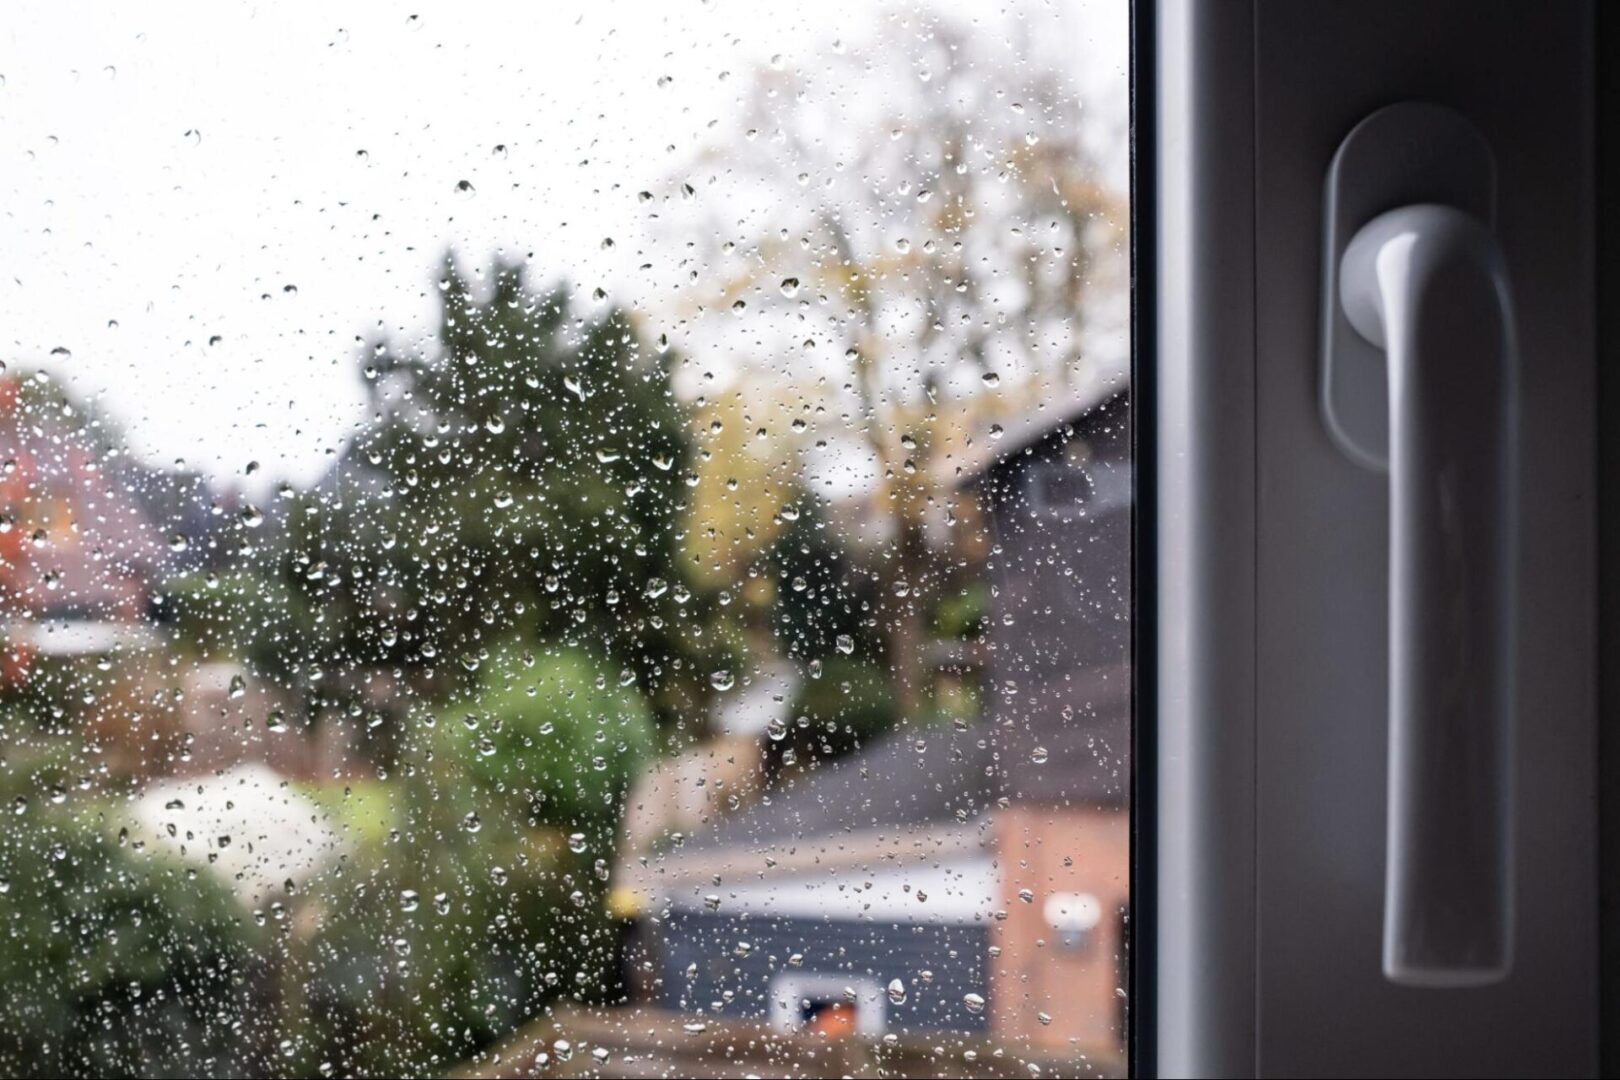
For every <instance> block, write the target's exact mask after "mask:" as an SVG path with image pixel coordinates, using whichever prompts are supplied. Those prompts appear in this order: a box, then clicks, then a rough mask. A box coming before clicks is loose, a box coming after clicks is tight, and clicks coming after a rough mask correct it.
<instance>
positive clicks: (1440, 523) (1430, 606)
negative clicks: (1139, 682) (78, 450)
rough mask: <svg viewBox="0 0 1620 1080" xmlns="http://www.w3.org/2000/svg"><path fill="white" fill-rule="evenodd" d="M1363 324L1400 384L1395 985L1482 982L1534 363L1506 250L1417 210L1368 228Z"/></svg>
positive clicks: (1490, 936) (1394, 573)
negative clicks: (1524, 379)
mask: <svg viewBox="0 0 1620 1080" xmlns="http://www.w3.org/2000/svg"><path fill="white" fill-rule="evenodd" d="M1338 278H1339V299H1340V302H1341V303H1342V305H1343V311H1344V316H1345V319H1346V320H1347V321H1348V323H1349V324H1350V326H1351V327H1352V328H1353V329H1354V330H1355V332H1356V333H1358V334H1359V335H1360V336H1361V337H1363V338H1365V339H1366V341H1367V342H1368V343H1370V344H1371V345H1372V346H1374V347H1376V348H1377V349H1379V350H1382V352H1383V353H1384V357H1385V360H1386V367H1387V371H1388V402H1389V404H1388V425H1389V441H1388V457H1387V461H1388V470H1389V499H1390V514H1389V718H1388V720H1389V789H1388V819H1387V830H1388V831H1387V844H1388V848H1387V853H1386V869H1385V882H1384V886H1385V892H1384V948H1383V966H1384V974H1385V976H1386V977H1387V978H1389V979H1390V980H1392V981H1394V982H1397V983H1402V984H1406V985H1411V986H1431V987H1456V986H1475V985H1482V984H1486V983H1491V982H1495V981H1498V980H1500V979H1502V978H1504V977H1506V975H1507V973H1508V970H1509V968H1510V967H1511V964H1512V957H1513V765H1514V762H1513V758H1514V712H1515V701H1514V682H1515V680H1514V666H1515V652H1516V646H1515V607H1516V565H1515V564H1516V548H1517V532H1518V513H1517V506H1516V485H1517V472H1518V449H1517V442H1518V440H1517V414H1518V364H1519V358H1518V353H1517V346H1516V344H1515V339H1514V327H1513V305H1512V299H1511V296H1510V293H1509V288H1508V280H1507V272H1506V268H1505V266H1504V264H1503V260H1502V254H1501V250H1500V248H1499V247H1498V246H1497V243H1496V240H1495V237H1494V236H1493V235H1492V234H1491V231H1490V229H1489V228H1488V227H1487V226H1486V225H1485V224H1484V223H1483V222H1481V221H1480V219H1479V218H1478V217H1476V216H1474V215H1473V214H1470V213H1468V212H1466V211H1464V210H1460V209H1457V208H1455V207H1452V206H1443V205H1438V204H1433V203H1418V204H1414V205H1407V206H1402V207H1400V208H1398V209H1394V210H1389V211H1387V212H1385V213H1383V214H1380V215H1379V216H1377V217H1375V218H1373V219H1372V220H1371V221H1369V222H1367V223H1366V224H1365V225H1363V226H1362V227H1361V228H1360V229H1359V231H1357V232H1356V234H1355V235H1354V237H1353V238H1352V239H1351V240H1350V242H1349V244H1347V245H1346V246H1345V249H1344V256H1343V259H1342V262H1341V263H1340V266H1339V274H1338Z"/></svg>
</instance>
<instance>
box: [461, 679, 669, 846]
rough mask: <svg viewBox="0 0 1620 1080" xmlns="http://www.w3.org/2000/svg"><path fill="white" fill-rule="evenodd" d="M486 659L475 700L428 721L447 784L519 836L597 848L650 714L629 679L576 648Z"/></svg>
mask: <svg viewBox="0 0 1620 1080" xmlns="http://www.w3.org/2000/svg"><path fill="white" fill-rule="evenodd" d="M492 659H493V660H494V662H493V663H491V664H489V665H488V666H487V671H488V674H487V675H486V677H485V678H484V680H483V681H482V683H481V684H480V686H479V688H478V690H477V692H476V693H474V694H472V695H470V696H469V698H468V699H466V700H464V701H458V702H456V703H455V704H453V705H452V706H451V707H450V708H449V709H448V710H447V715H446V716H445V717H444V718H443V719H442V720H440V721H439V722H438V725H437V726H438V728H439V730H440V732H441V735H442V738H441V742H440V743H439V747H440V752H441V753H442V755H443V758H444V760H446V761H448V762H450V763H451V764H452V766H453V775H450V776H447V777H446V778H445V779H446V781H447V783H449V784H450V785H452V786H453V787H454V788H455V789H456V792H457V793H456V796H455V797H456V798H474V799H478V800H481V801H482V802H483V803H484V805H486V807H493V808H495V809H496V810H497V811H498V812H500V813H505V814H508V815H510V816H511V818H512V820H513V822H514V823H515V824H516V825H518V826H519V827H522V826H528V827H533V826H537V825H551V826H554V827H556V828H559V829H562V830H564V831H567V832H570V833H579V834H581V835H582V836H583V837H584V839H583V840H582V841H581V842H580V844H581V846H584V845H590V846H595V847H597V848H598V849H600V848H601V847H602V846H603V845H604V844H606V843H607V842H609V841H611V839H612V835H613V831H614V827H615V826H616V824H617V821H618V814H619V809H620V804H621V803H622V802H623V800H624V794H625V791H626V790H627V789H628V788H629V786H630V782H631V780H633V779H634V778H635V776H636V774H637V772H638V771H639V770H640V768H641V767H642V765H644V764H646V762H647V760H648V759H649V758H650V757H651V756H652V754H653V752H654V745H655V740H654V734H653V723H652V710H651V709H650V708H649V707H648V705H647V702H646V700H645V699H644V698H643V697H642V696H641V694H640V693H639V692H638V691H637V690H636V688H635V686H634V683H633V679H632V676H633V673H632V672H631V671H630V670H629V669H623V670H619V669H617V668H615V667H613V666H612V665H610V664H608V663H605V662H603V661H601V660H598V659H596V658H594V657H592V656H591V655H590V654H589V653H587V652H585V651H584V650H582V649H579V648H564V649H553V648H546V649H544V650H542V651H541V652H540V654H539V655H538V656H535V655H533V654H530V653H527V652H522V651H521V650H520V649H519V648H517V647H507V648H503V649H501V650H500V651H498V652H497V653H495V654H494V656H493V658H492ZM489 812H490V810H489V809H486V810H485V813H486V814H488V813H489Z"/></svg>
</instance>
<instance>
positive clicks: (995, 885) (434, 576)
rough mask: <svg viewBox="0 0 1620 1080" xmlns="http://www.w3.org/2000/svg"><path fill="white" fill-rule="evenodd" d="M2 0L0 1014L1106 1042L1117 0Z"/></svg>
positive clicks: (206, 1022)
mask: <svg viewBox="0 0 1620 1080" xmlns="http://www.w3.org/2000/svg"><path fill="white" fill-rule="evenodd" d="M9 14H10V16H11V18H10V19H9V20H8V23H9V24H10V26H9V31H10V33H11V35H12V37H11V40H12V41H13V43H14V44H17V45H18V46H19V47H18V48H16V49H13V50H10V51H9V56H8V58H7V59H6V60H5V61H3V67H0V74H3V79H0V132H3V134H4V140H3V141H4V142H5V144H6V145H7V146H8V147H10V148H11V151H10V155H9V157H8V168H7V169H6V170H5V175H6V179H5V181H4V188H5V193H6V205H7V212H6V214H5V215H4V217H3V219H0V251H3V252H4V253H5V254H4V255H0V261H3V263H4V267H5V271H6V272H5V274H4V275H3V279H4V285H3V286H0V288H3V289H4V290H5V293H6V297H7V299H6V303H5V305H4V311H5V312H6V318H5V322H6V328H7V329H6V341H5V344H4V345H3V346H0V353H3V354H0V360H3V361H4V368H3V370H0V462H3V466H0V613H3V615H0V797H3V800H4V804H5V805H6V806H7V807H8V808H9V809H10V811H11V813H10V816H9V817H8V819H7V820H8V827H7V830H6V832H5V835H4V837H3V838H0V982H3V983H4V985H5V986H6V987H7V988H8V989H7V992H6V993H5V994H4V995H3V996H0V1071H4V1072H7V1073H16V1074H41V1075H46V1074H54V1075H110V1074H130V1075H168V1074H190V1075H251V1076H258V1075H267V1076H268V1075H310V1074H319V1075H331V1076H395V1075H424V1074H433V1075H437V1074H446V1073H448V1074H456V1075H531V1074H534V1075H582V1074H587V1073H589V1074H592V1075H604V1076H611V1075H699V1076H701V1075H733V1074H736V1075H741V1074H744V1073H758V1074H774V1073H780V1072H788V1073H791V1074H794V1075H826V1074H835V1073H845V1072H858V1073H862V1074H865V1075H873V1074H881V1075H887V1076H934V1075H961V1076H980V1075H983V1076H991V1075H1005V1074H1007V1073H1008V1071H1009V1070H1011V1071H1017V1072H1019V1073H1020V1074H1026V1075H1074V1074H1086V1075H1119V1074H1122V1073H1123V1072H1124V1070H1125V1068H1126V1064H1127V1062H1126V1045H1125V1040H1126V1026H1127V1022H1128V1021H1127V1015H1128V1014H1127V1009H1126V1006H1127V1000H1126V998H1127V995H1126V984H1127V979H1126V970H1127V964H1128V957H1129V951H1128V948H1127V939H1128V937H1129V936H1130V934H1131V933H1132V930H1131V925H1130V911H1131V893H1130V887H1131V882H1130V829H1129V818H1130V815H1129V803H1130V797H1131V790H1130V776H1131V759H1130V746H1131V726H1130V718H1131V670H1132V669H1131V582H1132V554H1131V552H1132V547H1131V545H1132V477H1133V467H1132V457H1131V455H1132V443H1131V431H1132V427H1131V393H1132V386H1131V382H1130V340H1129V318H1130V306H1129V285H1130V263H1129V221H1130V200H1129V176H1128V168H1129V149H1130V148H1129V145H1128V138H1127V133H1128V130H1129V116H1128V86H1127V56H1128V48H1129V45H1128V16H1129V10H1128V5H1127V2H1126V0H1060V2H1045V0H1027V2H1026V0H1018V2H1016V3H1012V4H1010V5H1004V6H1000V7H994V8H991V7H985V8H983V9H973V8H961V7H957V6H953V5H948V4H927V3H924V4H907V5H896V6H892V7H889V6H882V7H875V6H873V5H870V4H865V3H853V2H845V0H834V2H832V3H828V4H820V5H811V6H808V7H806V6H797V7H793V8H791V9H783V8H774V7H771V6H769V5H753V4H746V3H740V2H734V0H713V2H706V3H701V4H690V5H673V6H672V5H663V4H641V3H637V4H623V5H619V4H612V5H601V4H585V3H575V2H572V0H570V2H567V3H562V4H545V5H519V6H510V5H490V6H478V5H440V6H424V7H422V8H420V9H415V8H397V7H393V6H391V5H387V4H371V5H363V6H360V7H356V8H345V9H343V10H342V11H332V10H327V9H324V8H313V7H309V8H301V9H299V10H296V11H294V10H289V9H285V8H281V7H276V6H271V7H262V6H261V7H256V8H255V7H241V6H224V5H214V6H208V7H205V8H193V9H188V10H185V11H181V10H178V9H175V10H162V9H136V8H131V7H129V6H127V5H113V4H106V5H100V6H98V7H97V9H96V10H95V11H94V12H93V13H84V12H80V11H69V10H66V9H63V8H61V7H60V6H59V5H56V6H53V5H49V4H44V3H33V2H29V3H24V4H21V5H20V6H18V7H17V8H16V9H15V10H13V11H11V12H9ZM24 45H26V47H23V46H24Z"/></svg>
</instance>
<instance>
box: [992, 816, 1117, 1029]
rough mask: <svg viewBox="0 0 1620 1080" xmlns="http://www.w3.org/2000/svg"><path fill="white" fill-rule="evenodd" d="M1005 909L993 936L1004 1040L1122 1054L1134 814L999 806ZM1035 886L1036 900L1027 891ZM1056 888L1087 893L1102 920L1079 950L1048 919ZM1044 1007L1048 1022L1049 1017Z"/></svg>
mask: <svg viewBox="0 0 1620 1080" xmlns="http://www.w3.org/2000/svg"><path fill="white" fill-rule="evenodd" d="M997 816H998V820H997V823H996V858H997V861H998V870H999V878H1000V882H1001V897H1000V902H999V908H1000V910H1002V911H1004V912H1006V917H1005V919H1003V920H1002V921H1000V922H998V923H997V924H996V926H995V929H994V930H993V932H992V934H991V944H992V946H993V947H994V946H999V947H1000V949H1001V953H1000V955H999V956H996V955H992V957H991V961H990V977H991V1007H992V1010H993V1013H992V1024H993V1029H994V1032H995V1037H996V1040H997V1042H999V1043H1003V1044H1005V1045H1008V1046H1009V1047H1011V1046H1014V1045H1024V1046H1028V1047H1030V1048H1031V1049H1032V1050H1033V1049H1037V1048H1038V1049H1041V1050H1044V1051H1047V1052H1059V1053H1063V1052H1067V1053H1074V1054H1082V1053H1097V1054H1104V1053H1107V1054H1117V1053H1120V1052H1121V1051H1122V1050H1123V1047H1124V1031H1123V1029H1122V1018H1123V1015H1124V1014H1123V1004H1124V999H1123V997H1122V996H1121V995H1120V993H1119V990H1120V988H1121V985H1122V983H1121V979H1122V972H1123V971H1124V957H1125V953H1124V942H1123V940H1122V934H1123V925H1122V921H1121V912H1122V911H1123V909H1124V908H1125V906H1126V904H1127V903H1128V901H1129V898H1130V829H1129V822H1130V819H1129V815H1128V814H1127V813H1126V811H1125V810H1124V809H1118V810H1074V809H1064V808H1053V807H1045V806H1039V805H1034V804H1014V805H1013V806H1011V807H1009V808H1007V809H1005V810H1002V811H999V812H998V815H997ZM1024 889H1028V890H1030V892H1031V894H1032V896H1031V899H1030V900H1028V901H1026V900H1025V899H1023V897H1021V896H1020V892H1021V890H1024ZM1054 893H1089V894H1091V895H1093V896H1095V897H1096V898H1097V900H1098V901H1099V902H1100V904H1101V908H1102V912H1101V919H1100V921H1099V922H1098V923H1097V926H1096V927H1095V929H1093V930H1092V931H1091V932H1090V933H1089V934H1088V935H1087V936H1086V939H1085V941H1084V944H1083V945H1082V946H1081V947H1079V948H1070V947H1066V946H1065V945H1064V944H1063V943H1062V941H1061V935H1060V934H1059V932H1058V931H1057V930H1055V929H1054V928H1053V927H1052V926H1051V925H1050V924H1049V923H1048V921H1047V917H1046V912H1045V910H1044V908H1045V901H1046V899H1047V898H1048V897H1049V896H1051V895H1052V894H1054ZM1042 1013H1045V1014H1046V1015H1047V1016H1048V1017H1049V1018H1050V1022H1049V1023H1043V1022H1042V1020H1041V1014H1042Z"/></svg>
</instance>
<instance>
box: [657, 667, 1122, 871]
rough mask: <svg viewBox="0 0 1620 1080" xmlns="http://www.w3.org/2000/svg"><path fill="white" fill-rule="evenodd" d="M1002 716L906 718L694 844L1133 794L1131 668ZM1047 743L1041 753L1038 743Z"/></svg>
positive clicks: (1053, 688)
mask: <svg viewBox="0 0 1620 1080" xmlns="http://www.w3.org/2000/svg"><path fill="white" fill-rule="evenodd" d="M1001 715H1002V716H1003V717H1006V718H1007V719H1006V720H1004V721H1003V722H1002V723H1001V724H999V725H996V726H991V725H988V724H984V723H979V724H974V725H970V726H969V727H968V728H967V729H966V730H960V731H959V730H955V729H952V728H943V727H927V728H917V727H911V726H908V725H902V726H901V727H900V728H898V729H897V730H895V731H893V732H891V733H889V734H888V735H886V736H885V737H883V738H882V739H880V740H878V741H877V742H874V743H872V744H870V745H869V746H867V747H865V748H864V749H862V750H860V751H857V752H856V753H853V754H850V755H848V756H846V757H843V758H839V759H837V760H835V761H832V762H830V763H828V764H825V765H822V766H821V767H820V768H818V769H816V770H814V771H812V772H809V773H805V774H801V775H798V776H795V777H794V778H793V779H791V780H789V781H787V782H785V783H784V784H783V785H782V786H781V787H780V788H777V789H774V790H769V791H767V793H766V794H765V796H764V797H762V798H761V800H760V801H759V802H757V803H755V804H754V805H752V806H750V807H747V808H746V809H744V810H741V811H739V812H738V813H735V814H732V815H730V816H729V817H726V818H724V819H722V820H721V821H719V822H718V823H717V824H716V825H714V826H713V827H711V828H709V829H706V830H704V831H702V832H699V833H698V834H696V835H695V836H693V837H691V838H690V839H689V840H688V841H687V842H686V844H685V845H684V851H685V852H688V853H692V854H697V853H700V852H711V851H716V850H720V849H724V848H733V847H736V848H759V847H768V846H779V845H783V844H787V843H792V842H797V841H804V840H812V839H815V838H818V837H828V836H833V835H836V834H840V833H858V832H866V831H870V830H873V829H883V828H916V827H923V826H928V825H933V824H953V823H957V822H961V821H966V820H971V819H972V818H974V817H976V816H977V815H979V814H980V813H982V812H984V811H985V810H987V809H989V808H991V807H992V806H994V805H995V804H996V803H997V802H998V801H1000V800H1002V799H1006V800H1009V801H1012V802H1036V803H1041V804H1043V805H1068V806H1079V807H1112V808H1118V807H1122V806H1124V805H1125V801H1126V798H1127V797H1128V794H1129V766H1128V760H1129V759H1128V757H1127V753H1128V749H1129V745H1130V677H1129V671H1128V669H1126V668H1124V667H1120V668H1116V669H1109V670H1094V671H1091V672H1087V673H1086V675H1085V676H1084V678H1083V679H1081V680H1078V681H1076V680H1062V679H1059V680H1056V681H1054V682H1053V683H1051V684H1048V685H1044V686H1034V687H1028V688H1021V689H1020V692H1019V694H1018V695H1017V699H1016V702H1015V704H1014V705H1013V706H1012V708H1011V709H1010V710H1004V711H1003V712H1002V714H1001ZM1042 750H1044V751H1045V753H1041V752H1040V751H1042Z"/></svg>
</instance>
